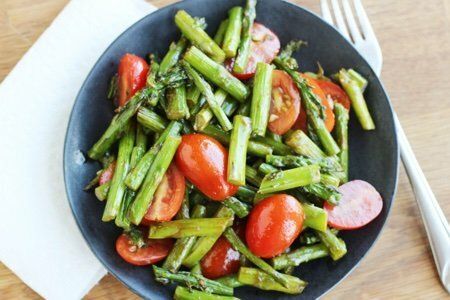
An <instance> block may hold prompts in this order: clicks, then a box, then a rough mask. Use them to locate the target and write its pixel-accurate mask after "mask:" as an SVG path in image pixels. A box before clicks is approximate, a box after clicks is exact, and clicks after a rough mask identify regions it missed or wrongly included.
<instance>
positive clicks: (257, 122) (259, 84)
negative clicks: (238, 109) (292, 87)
mask: <svg viewBox="0 0 450 300" xmlns="http://www.w3.org/2000/svg"><path fill="white" fill-rule="evenodd" d="M272 71H273V66H271V65H269V64H266V63H263V62H259V63H258V64H257V65H256V73H255V79H254V83H253V96H252V106H251V110H250V118H251V119H252V134H253V135H254V136H255V135H259V136H264V135H265V134H266V128H267V123H268V122H269V111H270V98H271V93H272Z"/></svg>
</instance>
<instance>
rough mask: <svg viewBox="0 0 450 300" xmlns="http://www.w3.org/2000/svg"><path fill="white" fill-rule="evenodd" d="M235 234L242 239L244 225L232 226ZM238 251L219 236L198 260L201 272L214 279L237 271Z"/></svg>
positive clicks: (238, 263) (238, 262)
mask: <svg viewBox="0 0 450 300" xmlns="http://www.w3.org/2000/svg"><path fill="white" fill-rule="evenodd" d="M234 227H235V230H236V233H237V235H238V236H239V237H240V238H241V239H244V238H245V236H244V234H245V227H244V226H243V224H240V225H237V226H234ZM239 258H240V253H239V252H238V251H236V250H234V249H233V248H232V247H231V244H230V242H229V241H228V240H227V239H226V238H225V237H224V236H221V237H220V238H219V239H218V240H217V242H216V243H215V244H214V246H213V247H212V248H211V250H209V252H208V253H206V255H205V256H204V257H203V258H202V260H201V261H200V267H201V268H202V274H203V276H205V277H206V278H210V279H216V278H219V277H222V276H226V275H230V274H234V273H237V271H239V267H240V266H241V264H240V260H239Z"/></svg>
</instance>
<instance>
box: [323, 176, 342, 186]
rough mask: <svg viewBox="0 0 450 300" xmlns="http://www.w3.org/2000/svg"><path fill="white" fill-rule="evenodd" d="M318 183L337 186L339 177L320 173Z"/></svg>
mask: <svg viewBox="0 0 450 300" xmlns="http://www.w3.org/2000/svg"><path fill="white" fill-rule="evenodd" d="M320 183H323V184H325V185H329V186H334V187H339V183H340V179H339V178H337V177H335V176H333V175H330V174H321V175H320Z"/></svg>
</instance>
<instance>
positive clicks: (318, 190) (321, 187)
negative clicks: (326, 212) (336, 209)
mask: <svg viewBox="0 0 450 300" xmlns="http://www.w3.org/2000/svg"><path fill="white" fill-rule="evenodd" d="M321 181H322V179H321ZM302 190H303V191H304V192H306V193H310V194H313V195H314V196H317V197H319V198H320V199H323V200H326V201H327V202H328V203H330V204H331V205H337V204H338V203H339V200H341V197H342V195H341V193H340V192H339V191H338V189H337V188H336V187H335V186H332V185H325V184H323V183H314V184H310V185H307V186H305V187H303V188H302Z"/></svg>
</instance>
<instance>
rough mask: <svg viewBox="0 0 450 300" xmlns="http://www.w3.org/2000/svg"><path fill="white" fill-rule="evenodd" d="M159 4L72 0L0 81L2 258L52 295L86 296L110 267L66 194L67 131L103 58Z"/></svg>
mask: <svg viewBox="0 0 450 300" xmlns="http://www.w3.org/2000/svg"><path fill="white" fill-rule="evenodd" d="M153 10H155V8H154V7H153V6H151V5H149V4H148V3H146V2H144V1H143V0H73V1H72V2H70V3H69V4H68V5H67V6H66V7H65V8H64V10H63V11H62V12H61V13H60V14H59V15H58V17H57V18H56V19H55V20H54V21H53V23H52V24H51V25H50V27H49V28H48V29H47V30H46V31H45V32H44V33H43V34H42V36H41V37H40V38H39V39H38V41H37V42H36V43H35V44H34V45H33V47H31V48H30V50H29V51H28V52H27V53H26V54H25V55H24V56H23V58H22V59H21V60H20V61H19V63H18V64H17V65H16V66H15V68H14V69H13V70H12V71H11V73H10V74H9V75H8V76H7V77H6V78H5V80H4V81H3V83H2V84H1V86H0V141H1V146H0V165H1V172H0V173H1V174H0V211H1V218H0V237H1V244H0V259H1V261H2V262H3V263H4V264H5V265H6V266H7V267H8V268H10V269H11V270H12V271H13V272H14V273H15V274H16V275H18V276H19V277H20V278H21V279H22V280H23V281H24V282H25V283H26V284H27V285H29V286H30V287H31V288H32V289H34V290H35V291H36V292H37V293H39V294H40V295H41V296H43V297H44V298H46V299H80V298H81V297H83V296H84V295H85V294H86V293H87V292H88V291H89V290H90V289H91V288H92V287H93V285H95V284H96V283H97V282H98V280H100V278H102V277H103V276H104V275H105V273H106V270H105V269H104V268H103V266H102V265H101V264H100V262H99V261H98V260H97V259H96V258H95V256H94V255H93V253H92V252H91V251H90V250H89V248H88V246H87V245H86V243H85V241H84V240H83V238H82V236H81V233H80V232H79V230H78V228H77V225H76V224H75V221H74V219H73V216H72V213H71V211H70V208H69V204H68V201H67V199H66V194H65V190H64V179H63V167H62V156H63V144H64V136H65V131H66V128H67V124H68V119H69V114H70V111H71V108H72V105H73V102H74V100H75V97H76V95H77V92H78V90H79V89H80V87H81V84H82V83H83V81H84V79H85V78H86V76H87V74H88V72H89V71H90V69H91V68H92V67H93V65H94V63H95V62H96V60H97V59H98V57H99V56H100V55H101V54H102V53H103V51H104V50H105V49H106V48H107V46H108V45H109V44H110V43H111V42H112V41H113V40H114V39H115V38H116V37H117V36H118V35H119V34H120V33H121V32H123V31H124V30H125V29H126V28H127V27H129V26H130V25H132V24H133V23H134V22H136V21H137V20H139V19H140V18H142V17H144V16H145V15H147V14H148V13H150V12H151V11H153ZM0 298H1V296H0Z"/></svg>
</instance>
